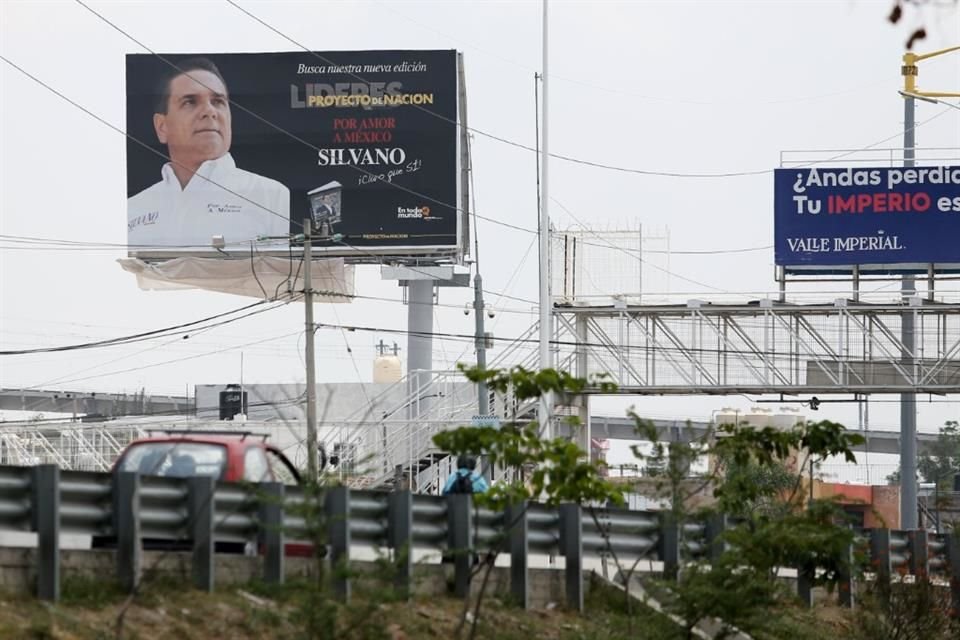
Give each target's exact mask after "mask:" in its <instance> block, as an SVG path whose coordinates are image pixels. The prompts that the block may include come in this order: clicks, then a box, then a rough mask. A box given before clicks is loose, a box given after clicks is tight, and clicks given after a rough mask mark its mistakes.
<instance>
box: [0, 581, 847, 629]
mask: <svg viewBox="0 0 960 640" xmlns="http://www.w3.org/2000/svg"><path fill="white" fill-rule="evenodd" d="M356 582H357V583H358V585H357V589H356V590H355V591H354V594H355V597H354V599H353V601H352V603H351V604H350V605H349V606H344V605H341V604H339V603H337V602H336V601H334V600H332V599H331V598H329V597H328V595H327V593H326V592H323V591H319V590H317V588H316V587H315V586H313V585H311V584H310V583H306V582H291V583H288V584H285V585H268V584H265V583H262V582H254V583H250V584H248V585H246V586H244V587H243V588H242V589H236V588H230V589H226V588H225V589H222V590H217V591H216V592H214V593H212V594H207V593H203V592H199V591H195V590H192V589H190V588H189V587H185V586H184V585H183V584H178V583H176V582H174V581H169V580H157V581H154V582H148V583H146V584H145V586H144V589H143V591H142V594H141V595H139V596H138V597H137V598H136V599H135V600H134V603H133V605H132V606H131V607H130V609H129V611H128V612H127V613H126V615H125V618H124V626H123V636H122V637H123V638H125V639H127V640H130V639H142V640H147V639H150V640H153V639H155V638H156V639H158V640H163V639H166V638H170V639H173V638H176V639H178V640H179V639H184V640H193V639H196V640H201V639H203V640H206V639H207V638H234V639H237V640H253V639H261V638H267V639H269V638H276V639H283V640H300V639H304V640H306V639H307V638H310V639H313V638H345V639H347V640H378V639H381V638H382V639H385V640H394V639H396V638H404V639H410V640H413V639H416V638H444V639H447V638H450V639H452V638H454V637H455V630H456V628H457V624H458V621H459V617H460V613H461V611H462V606H463V603H462V601H460V600H457V599H453V598H446V597H416V598H414V599H412V600H410V601H409V602H408V601H406V600H400V601H397V600H396V599H395V598H393V597H392V596H391V597H379V595H378V588H379V587H378V581H377V580H376V579H374V578H368V579H366V580H362V579H358V580H357V581H356ZM380 582H382V580H381V581H380ZM63 595H64V597H63V600H62V601H61V602H60V603H58V604H57V605H48V604H45V603H41V602H39V601H37V600H35V599H33V598H29V597H26V596H19V595H10V594H3V593H0V638H4V639H7V638H9V639H11V640H13V639H19V638H24V639H31V640H33V639H46V640H106V639H107V638H111V639H112V638H116V619H117V615H118V613H119V611H120V610H121V607H122V606H123V603H124V601H125V600H126V595H125V594H123V593H122V592H121V591H120V590H119V589H118V588H117V586H116V585H111V584H110V583H109V582H97V581H94V580H92V579H71V580H70V581H66V582H65V583H64V589H63ZM380 595H384V596H390V595H391V594H389V591H385V592H383V593H381V594H380ZM585 605H586V613H585V614H583V615H580V614H577V613H575V612H570V611H565V610H563V608H562V607H553V608H551V609H550V610H544V609H540V610H531V611H524V610H522V609H520V608H518V607H517V606H516V605H515V604H514V603H513V602H511V600H510V599H509V598H508V597H495V596H491V597H488V598H487V599H486V600H485V602H484V604H483V609H482V613H481V620H480V621H479V623H478V633H477V636H476V637H478V638H497V639H498V640H499V639H503V640H546V639H548V638H549V639H561V640H601V639H603V640H606V639H612V640H618V639H624V640H625V639H627V638H630V639H631V640H633V639H637V640H674V639H677V640H680V639H682V638H685V634H684V633H683V630H682V629H680V628H679V627H678V626H677V625H676V624H674V623H673V622H672V621H670V620H669V619H668V618H667V617H666V616H664V615H662V614H659V613H656V612H654V611H652V610H650V609H649V608H647V607H644V606H643V605H642V604H640V603H638V602H635V603H633V605H632V606H631V612H632V616H628V614H627V606H626V600H625V597H624V594H623V592H621V591H618V590H616V589H614V588H612V587H609V586H606V585H604V584H603V583H602V582H601V581H600V580H599V579H595V580H594V582H593V584H592V586H591V588H590V589H589V591H588V595H587V598H586V601H585ZM776 613H777V615H776V616H771V618H772V619H773V622H772V623H770V624H768V625H766V627H767V628H766V629H765V631H764V632H763V633H762V634H757V635H756V636H755V637H756V638H757V640H773V639H774V638H776V639H778V640H779V639H782V638H789V640H814V638H817V639H819V638H825V637H833V638H840V637H844V634H843V633H840V632H838V628H840V627H838V626H837V625H836V624H825V623H824V622H823V621H822V619H821V618H822V616H821V615H820V613H821V612H816V611H815V612H813V613H811V612H808V611H805V610H803V609H800V608H799V607H796V608H785V609H778V611H777V612H776ZM845 615H846V614H842V615H841V617H842V616H845ZM843 620H846V618H843ZM841 626H842V625H841ZM464 637H466V634H465V635H464Z"/></svg>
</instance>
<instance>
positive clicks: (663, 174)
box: [75, 0, 942, 204]
mask: <svg viewBox="0 0 960 640" xmlns="http://www.w3.org/2000/svg"><path fill="white" fill-rule="evenodd" d="M75 2H78V3H80V4H83V3H82V2H81V0H75ZM226 2H227V3H228V4H230V5H232V6H233V7H235V8H236V9H237V10H239V11H241V12H242V13H244V14H246V15H247V16H249V17H250V18H252V19H253V20H255V21H256V22H258V23H260V24H261V25H263V26H264V27H266V28H267V29H269V30H270V31H273V32H274V33H276V34H277V35H278V36H280V37H281V38H283V39H284V40H287V41H288V42H290V43H292V44H294V45H295V46H297V47H300V48H301V49H303V50H304V51H305V52H306V53H308V54H310V55H311V56H313V57H315V58H317V59H318V60H321V61H323V62H324V63H325V64H327V65H331V64H333V63H332V62H331V61H330V60H329V59H328V58H326V57H324V56H323V55H321V54H319V53H318V52H316V51H313V50H311V49H310V48H309V47H307V46H306V45H304V44H301V43H300V42H298V41H297V40H295V39H293V38H291V37H290V36H289V35H287V34H286V33H284V32H283V31H281V30H280V29H278V28H276V27H274V26H273V25H271V24H270V23H268V22H266V21H265V20H263V19H262V18H260V17H259V16H256V15H254V14H253V13H251V12H250V11H248V10H246V9H245V8H243V7H241V6H240V5H239V4H237V3H236V2H235V1H234V0H226ZM84 6H85V5H84ZM88 10H90V11H91V12H93V13H96V12H94V11H93V10H92V9H89V7H88ZM101 19H103V20H104V21H105V22H108V21H107V20H106V19H105V18H102V17H101ZM108 24H109V22H108ZM111 26H113V25H111ZM114 28H115V29H117V30H118V31H121V33H123V32H122V30H120V29H119V28H118V27H116V26H114ZM131 39H133V38H132V37H131ZM134 42H136V40H134ZM137 44H140V43H139V42H138V43H137ZM140 46H143V47H144V48H145V49H147V50H148V51H150V49H149V48H147V47H145V46H144V45H142V44H141V45H140ZM347 75H349V76H351V77H353V78H355V79H357V80H360V81H361V82H366V81H367V80H366V78H364V77H363V76H360V75H358V74H356V73H350V72H348V73H347ZM413 106H414V107H415V108H417V109H419V110H420V111H423V112H424V113H427V114H429V115H431V116H433V117H435V118H438V119H440V120H443V121H445V122H448V123H451V124H454V125H457V126H461V125H460V124H459V123H457V121H456V120H453V119H451V118H447V117H446V116H442V115H440V114H438V113H436V112H434V111H431V110H430V109H427V108H426V107H423V106H421V105H413ZM941 115H942V113H941ZM917 126H919V125H917ZM464 128H465V129H466V130H467V131H472V132H474V133H476V134H478V135H481V136H484V137H486V138H489V139H491V140H495V141H497V142H500V143H503V144H506V145H509V146H512V147H517V148H519V149H524V150H526V151H534V152H535V151H536V149H535V148H533V147H530V146H528V145H525V144H522V143H519V142H515V141H513V140H509V139H507V138H503V137H501V136H497V135H494V134H491V133H488V132H486V131H482V130H480V129H477V128H475V127H464ZM901 134H902V132H900V133H898V134H897V136H899V135H901ZM888 139H889V138H888ZM877 144H880V143H877ZM871 146H875V145H871ZM868 148H869V147H868ZM549 155H550V157H551V158H556V159H557V160H563V161H565V162H570V163H573V164H580V165H584V166H590V167H595V168H599V169H607V170H610V171H617V172H622V173H632V174H638V175H646V176H661V177H670V178H732V177H741V176H755V175H765V174H770V173H773V169H757V170H753V171H728V172H717V173H705V172H699V173H689V172H678V171H654V170H647V169H634V168H628V167H621V166H616V165H610V164H605V163H601V162H593V161H590V160H582V159H578V158H575V157H571V156H566V155H563V154H558V153H550V154H549ZM831 160H832V159H831ZM829 161H830V160H827V161H825V162H829ZM814 164H816V163H814ZM438 204H442V203H438Z"/></svg>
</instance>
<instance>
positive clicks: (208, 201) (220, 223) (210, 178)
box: [127, 153, 290, 250]
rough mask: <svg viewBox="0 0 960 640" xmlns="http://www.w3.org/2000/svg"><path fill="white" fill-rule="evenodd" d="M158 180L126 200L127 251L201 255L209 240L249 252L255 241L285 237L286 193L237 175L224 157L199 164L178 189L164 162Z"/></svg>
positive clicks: (242, 173)
mask: <svg viewBox="0 0 960 640" xmlns="http://www.w3.org/2000/svg"><path fill="white" fill-rule="evenodd" d="M160 174H161V178H162V179H161V180H160V182H158V183H157V184H155V185H153V186H152V187H149V188H147V189H144V190H143V191H141V192H140V193H138V194H137V195H135V196H133V197H132V198H130V199H128V200H127V243H128V244H130V245H163V246H170V247H188V248H191V249H194V250H204V249H210V247H211V243H210V239H211V237H212V236H214V235H222V236H223V239H224V242H225V243H226V244H227V245H228V246H229V245H235V246H236V245H242V244H245V245H246V246H249V244H250V241H251V240H256V238H257V236H261V235H267V236H278V235H287V234H289V233H290V190H289V189H287V188H286V187H285V186H283V185H282V184H280V183H279V182H277V181H276V180H271V179H270V178H265V177H263V176H258V175H257V174H255V173H250V172H249V171H244V170H243V169H238V168H237V165H236V163H235V162H234V161H233V157H232V156H231V155H230V154H229V153H227V154H225V155H223V156H221V157H219V158H217V159H216V160H207V161H206V162H204V163H203V164H201V165H200V168H199V169H197V173H196V174H195V175H194V176H192V177H191V178H190V182H188V183H187V186H186V187H184V188H183V189H181V188H180V182H179V181H178V180H177V176H176V175H175V174H174V172H173V167H172V166H170V163H169V162H168V163H167V164H165V165H164V166H163V169H162V171H161V172H160ZM205 178H206V179H205ZM284 246H286V243H284ZM149 248H150V249H154V248H155V249H158V250H160V249H162V247H155V246H151V247H149ZM131 249H134V250H136V247H131Z"/></svg>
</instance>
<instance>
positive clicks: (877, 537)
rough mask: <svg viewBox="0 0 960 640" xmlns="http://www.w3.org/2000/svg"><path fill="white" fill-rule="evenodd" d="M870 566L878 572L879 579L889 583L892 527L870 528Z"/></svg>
mask: <svg viewBox="0 0 960 640" xmlns="http://www.w3.org/2000/svg"><path fill="white" fill-rule="evenodd" d="M870 566H871V567H873V568H874V569H875V570H876V572H877V580H878V581H883V582H884V583H887V584H889V582H890V574H891V573H892V570H891V566H890V529H871V530H870Z"/></svg>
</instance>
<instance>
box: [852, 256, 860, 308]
mask: <svg viewBox="0 0 960 640" xmlns="http://www.w3.org/2000/svg"><path fill="white" fill-rule="evenodd" d="M853 301H854V302H860V265H858V264H855V265H853Z"/></svg>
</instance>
